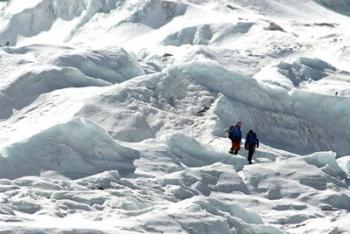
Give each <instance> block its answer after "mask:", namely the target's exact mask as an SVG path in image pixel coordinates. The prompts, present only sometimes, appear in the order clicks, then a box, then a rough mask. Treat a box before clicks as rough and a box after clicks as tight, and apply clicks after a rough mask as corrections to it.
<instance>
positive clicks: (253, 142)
mask: <svg viewBox="0 0 350 234" xmlns="http://www.w3.org/2000/svg"><path fill="white" fill-rule="evenodd" d="M244 148H245V149H246V150H248V151H249V153H248V162H249V164H252V158H253V154H254V152H255V148H259V139H258V137H257V136H256V133H255V132H254V131H253V130H249V132H248V134H247V136H246V138H245V144H244Z"/></svg>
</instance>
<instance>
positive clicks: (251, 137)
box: [245, 132, 259, 148]
mask: <svg viewBox="0 0 350 234" xmlns="http://www.w3.org/2000/svg"><path fill="white" fill-rule="evenodd" d="M253 144H254V145H256V146H259V139H258V137H257V136H256V133H255V132H251V133H248V134H247V136H246V138H245V147H246V148H247V147H248V146H249V145H253Z"/></svg>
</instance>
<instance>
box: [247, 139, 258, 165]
mask: <svg viewBox="0 0 350 234" xmlns="http://www.w3.org/2000/svg"><path fill="white" fill-rule="evenodd" d="M255 147H256V145H255V144H250V145H248V150H249V152H248V162H249V163H250V164H251V163H252V158H253V154H254V152H255Z"/></svg>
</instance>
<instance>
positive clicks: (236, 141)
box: [226, 122, 242, 155]
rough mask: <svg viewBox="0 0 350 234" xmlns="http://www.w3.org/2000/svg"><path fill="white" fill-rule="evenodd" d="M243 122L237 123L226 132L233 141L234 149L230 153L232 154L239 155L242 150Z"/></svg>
mask: <svg viewBox="0 0 350 234" xmlns="http://www.w3.org/2000/svg"><path fill="white" fill-rule="evenodd" d="M241 126H242V122H237V124H236V125H235V126H233V125H232V126H231V127H230V128H229V129H227V130H226V132H227V136H228V138H230V139H231V141H232V147H231V149H230V151H229V153H230V154H235V155H236V154H238V151H239V150H240V149H241V140H242V132H241Z"/></svg>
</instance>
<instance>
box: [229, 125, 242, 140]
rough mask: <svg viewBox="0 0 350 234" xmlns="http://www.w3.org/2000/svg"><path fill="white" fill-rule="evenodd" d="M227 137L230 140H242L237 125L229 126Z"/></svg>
mask: <svg viewBox="0 0 350 234" xmlns="http://www.w3.org/2000/svg"><path fill="white" fill-rule="evenodd" d="M229 137H230V139H231V140H239V141H241V140H242V131H241V127H240V126H239V125H236V126H231V127H230V128H229Z"/></svg>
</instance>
